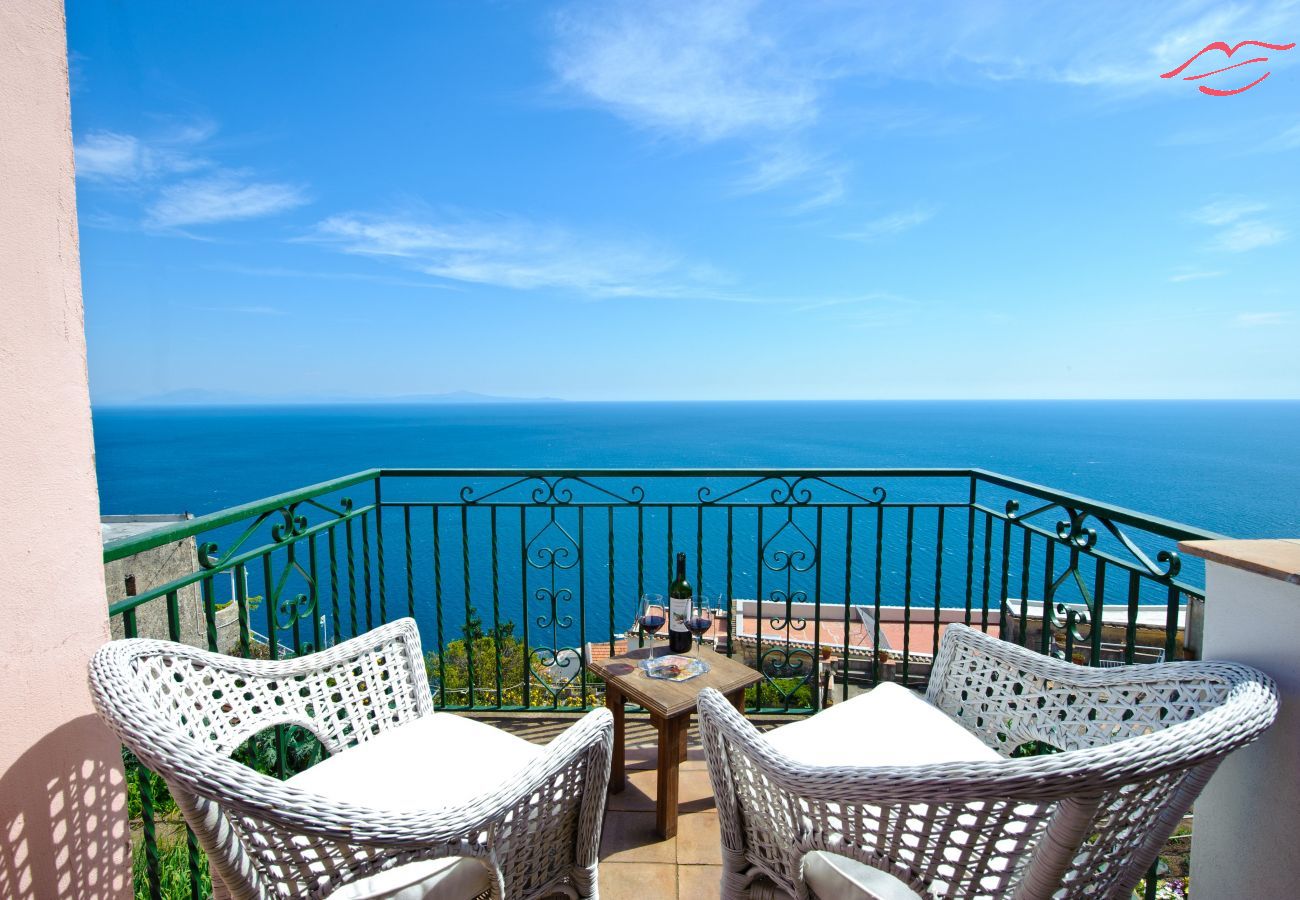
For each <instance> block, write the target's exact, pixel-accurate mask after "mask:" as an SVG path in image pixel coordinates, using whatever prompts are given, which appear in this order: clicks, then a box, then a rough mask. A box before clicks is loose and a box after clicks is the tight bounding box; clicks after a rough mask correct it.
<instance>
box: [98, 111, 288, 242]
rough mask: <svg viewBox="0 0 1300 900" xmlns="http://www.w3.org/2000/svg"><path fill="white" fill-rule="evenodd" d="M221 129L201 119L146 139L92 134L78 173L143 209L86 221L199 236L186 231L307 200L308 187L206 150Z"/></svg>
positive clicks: (274, 211)
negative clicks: (227, 163) (225, 160)
mask: <svg viewBox="0 0 1300 900" xmlns="http://www.w3.org/2000/svg"><path fill="white" fill-rule="evenodd" d="M216 132H217V127H216V124H215V123H213V122H211V121H208V120H199V121H195V122H190V123H186V124H183V125H179V126H173V127H171V128H168V129H163V130H160V131H159V132H157V133H154V134H150V135H148V136H143V137H142V136H139V135H133V134H127V133H124V132H117V131H105V130H101V131H92V132H90V133H88V134H86V135H85V136H84V137H83V138H82V139H81V140H80V141H79V142H78V143H77V145H76V161H77V174H78V176H79V177H80V178H82V179H83V181H85V182H88V183H89V184H90V185H92V186H97V187H100V188H101V189H103V191H104V196H106V197H108V198H110V199H115V200H121V199H122V197H123V196H125V197H127V198H128V200H129V201H130V202H132V204H133V206H134V205H135V204H139V206H138V208H137V209H138V212H136V213H135V214H134V215H131V216H127V215H125V214H124V213H123V212H122V211H121V210H119V211H115V212H112V213H105V212H103V211H91V212H90V213H89V214H88V215H87V216H86V219H85V221H86V222H87V223H88V224H93V223H95V222H102V223H106V224H108V225H110V226H111V227H115V228H121V227H123V225H124V224H129V223H132V222H133V221H134V222H135V226H134V227H141V226H143V227H144V228H145V229H147V230H151V231H167V232H170V233H173V234H180V235H185V236H188V237H197V235H195V234H192V233H189V232H186V231H183V230H181V229H184V228H187V227H190V226H195V225H212V224H216V223H220V222H233V221H240V220H246V219H254V218H261V217H264V216H271V215H276V214H278V213H282V212H285V211H287V210H290V209H293V208H295V207H298V206H302V205H303V204H305V203H306V202H308V198H307V192H306V189H305V188H304V187H303V186H302V185H298V184H290V183H286V182H281V181H274V180H268V179H265V178H262V177H260V176H258V175H257V174H256V173H255V172H253V171H251V170H248V169H238V168H232V167H229V166H223V165H220V164H218V163H217V162H215V161H213V160H212V159H211V158H209V157H210V155H211V154H210V153H205V152H204V150H205V145H207V144H208V143H209V142H210V140H211V139H212V137H213V136H214V135H215V134H216ZM137 216H138V220H137Z"/></svg>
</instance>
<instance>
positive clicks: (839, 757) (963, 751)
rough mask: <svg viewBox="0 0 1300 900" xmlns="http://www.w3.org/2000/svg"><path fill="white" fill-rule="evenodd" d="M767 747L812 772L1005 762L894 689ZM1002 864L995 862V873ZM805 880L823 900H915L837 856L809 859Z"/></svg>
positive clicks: (797, 726)
mask: <svg viewBox="0 0 1300 900" xmlns="http://www.w3.org/2000/svg"><path fill="white" fill-rule="evenodd" d="M767 739H768V740H769V741H771V742H772V745H773V746H774V747H775V748H776V749H777V751H779V752H780V753H781V754H782V755H783V756H786V757H788V758H789V759H792V760H795V761H797V762H801V763H804V764H805V765H812V766H920V765H929V764H933V763H945V762H978V761H992V760H998V759H1001V758H1002V757H1000V756H999V755H998V754H997V751H995V750H993V749H992V748H991V747H988V746H986V745H985V744H984V742H983V741H981V740H980V739H979V738H977V737H975V735H973V734H971V733H970V732H969V731H967V730H966V729H965V728H963V727H962V726H961V725H959V724H958V723H957V722H956V721H955V720H953V719H951V718H949V717H948V715H947V713H945V712H943V711H942V710H940V709H937V708H936V707H933V706H931V705H930V704H928V703H926V702H925V700H923V699H922V698H921V697H920V696H918V695H917V694H914V693H913V692H912V691H909V690H908V689H907V688H904V687H902V686H900V685H897V684H893V683H892V682H885V683H884V684H882V685H879V686H878V687H876V688H875V689H874V690H872V691H870V692H868V693H866V694H862V695H860V696H857V697H854V698H853V699H852V700H849V701H847V702H845V703H839V704H836V705H835V706H832V707H830V708H829V709H824V710H822V711H821V712H819V713H817V714H816V715H815V716H812V717H810V718H808V719H804V720H802V721H799V722H792V723H791V724H789V725H782V726H781V727H780V728H776V729H773V730H772V731H769V732H768V733H767ZM923 809H924V807H920V808H919V809H918V812H920V811H921V810H923ZM1002 864H1003V863H1002V861H1001V860H994V861H992V862H991V864H990V865H991V866H993V867H994V868H997V867H1000V866H1001V865H1002ZM804 878H805V880H806V881H807V884H808V887H809V888H811V889H812V891H813V893H814V895H815V896H816V897H817V898H819V900H862V898H867V897H870V898H878V900H912V898H915V897H916V896H917V895H916V894H915V893H914V892H913V891H912V890H911V889H910V888H908V887H907V886H906V885H905V884H903V883H902V882H901V881H899V880H898V879H896V878H894V877H893V876H891V875H888V874H886V873H884V872H881V871H880V870H878V869H873V868H872V867H871V866H868V865H866V864H864V863H860V862H858V861H857V860H855V859H850V858H848V857H845V856H839V855H837V854H834V853H823V852H820V851H814V852H812V853H809V854H808V855H807V857H806V858H805V862H804Z"/></svg>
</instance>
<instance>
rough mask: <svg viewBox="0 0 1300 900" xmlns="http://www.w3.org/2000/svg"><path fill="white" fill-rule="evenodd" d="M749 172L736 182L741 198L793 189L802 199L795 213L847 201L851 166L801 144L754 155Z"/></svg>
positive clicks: (783, 144)
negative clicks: (845, 198) (788, 188)
mask: <svg viewBox="0 0 1300 900" xmlns="http://www.w3.org/2000/svg"><path fill="white" fill-rule="evenodd" d="M745 165H746V166H747V168H748V171H747V172H745V174H743V175H741V176H740V177H739V178H737V179H736V180H735V181H734V182H733V187H734V190H735V192H736V193H737V194H742V195H743V194H757V193H761V192H764V191H770V190H774V189H776V188H781V187H786V186H790V188H791V190H792V191H793V192H797V193H798V195H799V199H798V200H797V201H796V203H795V205H794V207H793V209H794V211H795V212H807V211H809V210H813V209H818V208H820V207H823V206H830V205H832V204H835V203H839V202H840V201H841V200H843V199H844V195H845V191H846V180H847V177H848V173H849V168H848V166H846V165H844V164H842V163H839V162H836V161H835V160H833V159H831V158H829V157H827V156H826V155H825V154H823V153H815V152H812V151H809V150H807V149H805V148H804V147H802V146H800V145H799V144H798V143H794V142H781V143H776V144H773V145H771V146H767V147H764V148H762V149H761V150H760V151H759V152H756V153H754V154H753V155H752V156H751V157H750V158H749V159H748V160H746V162H745Z"/></svg>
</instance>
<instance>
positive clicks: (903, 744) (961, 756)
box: [767, 682, 1001, 766]
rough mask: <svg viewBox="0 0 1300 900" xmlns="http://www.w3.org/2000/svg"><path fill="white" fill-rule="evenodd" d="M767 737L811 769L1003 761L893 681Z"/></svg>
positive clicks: (944, 715) (945, 716) (784, 753)
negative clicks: (818, 767) (821, 767)
mask: <svg viewBox="0 0 1300 900" xmlns="http://www.w3.org/2000/svg"><path fill="white" fill-rule="evenodd" d="M767 739H768V740H769V741H771V742H772V745H773V746H774V747H775V748H776V749H777V751H779V752H780V753H781V754H782V755H783V756H786V757H788V758H789V759H792V760H794V761H796V762H801V763H804V764H805V765H810V766H920V765H927V764H930V763H944V762H976V761H984V760H997V759H1001V757H1000V756H998V754H997V751H995V750H993V749H992V748H991V747H988V746H986V745H985V744H984V742H983V741H981V740H980V739H979V738H977V737H975V735H973V734H971V733H970V732H969V731H967V730H966V729H965V728H963V727H962V726H961V725H959V724H957V722H956V721H954V720H953V719H951V718H949V717H948V715H947V713H944V712H943V711H942V710H940V709H937V708H935V707H933V706H931V705H930V704H928V703H926V702H925V700H923V699H922V698H921V697H919V696H917V695H916V694H914V693H912V692H911V691H909V690H908V689H907V688H905V687H901V686H900V685H897V684H893V683H892V682H885V683H884V684H882V685H879V686H878V687H876V688H875V689H874V690H872V691H869V692H867V693H865V694H861V695H859V696H857V697H854V698H853V699H852V700H849V701H846V702H844V703H837V704H836V705H834V706H832V707H830V708H828V709H824V710H822V711H821V712H819V713H817V714H816V715H815V716H810V717H809V718H807V719H803V720H802V721H799V722H792V723H790V724H789V725H782V726H781V727H780V728H775V729H773V730H772V731H769V732H768V733H767Z"/></svg>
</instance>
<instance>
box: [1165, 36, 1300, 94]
mask: <svg viewBox="0 0 1300 900" xmlns="http://www.w3.org/2000/svg"><path fill="white" fill-rule="evenodd" d="M1294 46H1295V42H1294V41H1292V42H1291V43H1289V44H1266V43H1264V42H1263V41H1242V42H1241V43H1240V44H1237V45H1236V46H1235V47H1229V46H1228V45H1227V44H1226V43H1224V42H1223V41H1215V42H1214V43H1212V44H1206V45H1205V46H1204V47H1203V48H1202V49H1201V50H1199V51H1197V52H1196V54H1195V55H1194V56H1192V58H1191V59H1189V60H1188V61H1187V62H1185V63H1183V64H1182V65H1181V66H1179V67H1178V68H1176V69H1171V70H1170V71H1168V72H1165V73H1164V74H1163V75H1161V76H1160V77H1161V78H1176V77H1177V76H1179V75H1182V73H1183V70H1184V69H1186V68H1187V67H1188V66H1190V65H1191V64H1192V63H1194V62H1196V61H1197V60H1198V59H1200V58H1201V57H1202V56H1204V55H1205V54H1207V53H1209V52H1210V51H1212V50H1219V51H1221V52H1222V53H1223V54H1224V55H1225V56H1227V57H1231V56H1232V54H1234V53H1236V52H1237V51H1238V50H1240V49H1241V48H1242V47H1263V48H1264V49H1265V50H1290V49H1291V48H1292V47H1294ZM1262 62H1268V57H1267V56H1257V57H1255V58H1254V59H1247V60H1244V61H1243V62H1239V63H1234V64H1233V65H1230V66H1224V67H1223V68H1221V69H1213V70H1211V71H1209V72H1201V73H1200V74H1199V75H1184V76H1183V81H1197V80H1198V79H1201V78H1209V77H1210V76H1211V75H1218V74H1219V73H1220V72H1227V71H1230V70H1232V69H1240V68H1241V67H1242V66H1250V65H1254V64H1255V63H1262ZM1270 74H1271V73H1269V72H1265V73H1264V74H1263V75H1261V76H1259V77H1258V78H1256V79H1255V80H1254V81H1252V82H1251V83H1250V84H1247V85H1245V86H1243V87H1239V88H1233V89H1232V90H1222V89H1220V88H1212V87H1207V86H1206V85H1203V84H1201V85H1197V87H1198V89H1199V90H1200V92H1201V93H1202V94H1209V95H1210V96H1211V97H1231V96H1232V95H1233V94H1240V93H1241V92H1242V91H1248V90H1250V89H1251V88H1253V87H1254V86H1255V85H1257V84H1259V83H1260V82H1261V81H1263V80H1264V79H1265V78H1267V77H1268V76H1269V75H1270Z"/></svg>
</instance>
